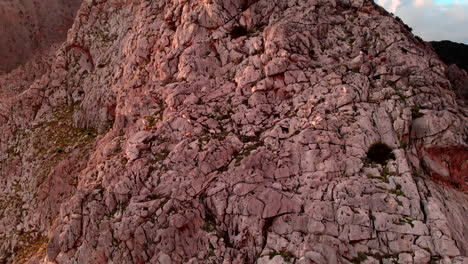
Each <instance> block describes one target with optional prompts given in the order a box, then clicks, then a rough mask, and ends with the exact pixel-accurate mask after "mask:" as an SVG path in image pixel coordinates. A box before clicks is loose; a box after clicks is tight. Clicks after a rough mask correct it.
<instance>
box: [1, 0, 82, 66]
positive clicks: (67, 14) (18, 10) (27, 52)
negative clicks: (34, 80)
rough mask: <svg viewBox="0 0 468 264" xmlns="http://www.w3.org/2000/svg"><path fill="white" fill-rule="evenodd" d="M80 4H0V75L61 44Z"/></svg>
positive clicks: (55, 0) (32, 0) (59, 0)
mask: <svg viewBox="0 0 468 264" xmlns="http://www.w3.org/2000/svg"><path fill="white" fill-rule="evenodd" d="M80 3H81V0H47V1H44V0H2V1H0V34H1V37H0V58H1V60H0V73H1V72H2V71H3V72H9V71H10V70H12V69H14V68H16V67H18V66H19V65H20V64H23V63H25V62H26V61H28V60H29V59H30V58H31V57H32V56H33V55H34V54H37V53H44V52H47V50H48V49H49V47H50V45H52V44H55V43H57V42H63V41H64V40H65V39H66V36H67V31H68V29H69V28H70V27H71V25H72V23H73V18H74V16H75V12H76V10H77V9H78V8H79V5H80Z"/></svg>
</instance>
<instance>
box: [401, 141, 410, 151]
mask: <svg viewBox="0 0 468 264" xmlns="http://www.w3.org/2000/svg"><path fill="white" fill-rule="evenodd" d="M407 147H408V142H406V141H400V148H403V149H405V148H407Z"/></svg>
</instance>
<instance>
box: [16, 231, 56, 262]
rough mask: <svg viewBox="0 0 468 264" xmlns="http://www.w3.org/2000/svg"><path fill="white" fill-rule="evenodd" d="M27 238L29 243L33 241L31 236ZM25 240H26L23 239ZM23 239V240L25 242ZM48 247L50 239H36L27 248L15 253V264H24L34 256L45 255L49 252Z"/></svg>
mask: <svg viewBox="0 0 468 264" xmlns="http://www.w3.org/2000/svg"><path fill="white" fill-rule="evenodd" d="M26 237H28V238H27V240H28V241H31V240H30V239H31V238H29V235H27V236H26ZM23 239H24V238H23ZM23 239H21V240H23ZM47 246H48V239H47V237H43V236H41V237H39V238H36V239H33V240H32V241H31V242H29V244H28V245H27V246H24V247H22V248H20V249H19V250H18V251H17V252H16V253H15V263H23V261H24V262H26V260H28V259H30V258H31V257H33V256H35V255H36V256H37V255H45V253H46V251H47Z"/></svg>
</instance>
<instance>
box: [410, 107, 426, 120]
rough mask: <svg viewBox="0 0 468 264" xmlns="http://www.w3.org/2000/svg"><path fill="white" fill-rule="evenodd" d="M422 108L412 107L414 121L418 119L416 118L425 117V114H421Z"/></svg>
mask: <svg viewBox="0 0 468 264" xmlns="http://www.w3.org/2000/svg"><path fill="white" fill-rule="evenodd" d="M420 110H421V108H419V106H416V105H415V106H412V107H411V116H412V117H413V119H416V118H420V117H422V116H424V114H423V113H421V112H420Z"/></svg>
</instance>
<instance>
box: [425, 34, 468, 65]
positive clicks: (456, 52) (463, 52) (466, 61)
mask: <svg viewBox="0 0 468 264" xmlns="http://www.w3.org/2000/svg"><path fill="white" fill-rule="evenodd" d="M429 43H430V44H431V45H432V47H433V48H434V50H435V51H436V52H437V54H438V55H439V57H440V58H441V59H442V61H443V62H445V63H446V64H447V65H450V64H456V65H457V66H458V67H460V68H463V69H464V70H466V71H468V45H465V44H462V43H456V42H452V41H449V40H443V41H430V42H429Z"/></svg>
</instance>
